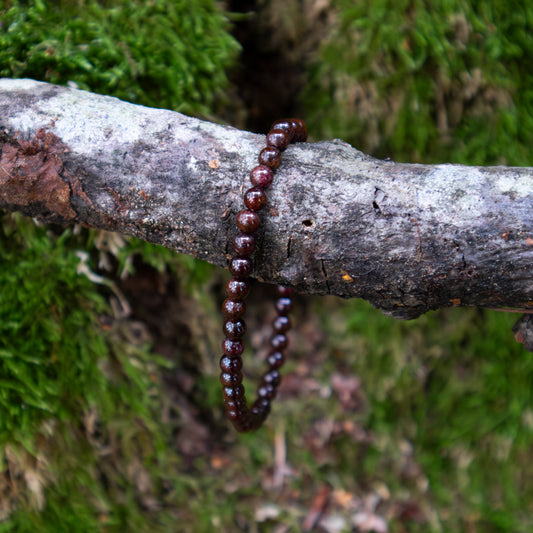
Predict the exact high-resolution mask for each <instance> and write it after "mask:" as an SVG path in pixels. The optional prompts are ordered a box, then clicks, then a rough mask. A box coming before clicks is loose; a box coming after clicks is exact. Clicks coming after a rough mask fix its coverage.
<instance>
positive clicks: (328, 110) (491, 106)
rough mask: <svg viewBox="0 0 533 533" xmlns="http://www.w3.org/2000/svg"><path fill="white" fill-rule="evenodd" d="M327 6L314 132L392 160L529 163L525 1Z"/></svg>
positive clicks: (313, 97)
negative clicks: (330, 20)
mask: <svg viewBox="0 0 533 533" xmlns="http://www.w3.org/2000/svg"><path fill="white" fill-rule="evenodd" d="M334 4H335V6H336V7H337V9H338V15H337V23H336V24H335V25H333V28H332V29H331V31H330V35H329V36H328V38H327V39H325V40H324V45H323V48H322V51H321V55H320V57H319V59H318V60H317V63H316V66H315V68H314V71H313V73H312V75H311V81H310V83H309V85H308V87H307V89H306V92H305V101H306V105H307V112H308V115H309V122H310V130H311V131H313V132H315V135H323V136H325V137H327V138H330V137H341V138H343V139H345V140H347V141H349V142H352V143H353V144H354V145H356V146H358V147H360V148H361V149H363V150H365V151H367V152H371V153H374V154H376V155H378V156H380V157H384V156H391V157H393V158H394V159H397V160H406V161H425V162H431V161H435V162H442V161H447V160H450V161H453V162H461V163H468V164H494V163H497V164H502V163H507V164H511V165H530V164H531V162H532V161H533V159H532V158H531V155H530V154H531V151H530V150H529V147H530V146H531V143H532V141H533V133H532V131H533V128H532V126H533V124H532V121H533V113H532V110H533V108H532V103H531V102H532V99H531V90H530V89H529V87H530V86H531V83H532V81H533V80H532V76H533V74H532V72H531V68H530V64H529V63H530V59H529V57H528V54H527V53H524V51H527V50H531V49H532V46H533V32H532V31H531V29H532V28H531V23H532V22H531V21H533V10H532V8H531V6H529V5H526V4H524V3H523V2H511V3H508V2H477V3H474V4H473V3H472V2H464V1H463V0H453V1H448V0H440V1H437V2H432V3H431V5H429V4H428V3H427V2H420V1H404V2H390V1H388V0H379V1H369V0H367V1H363V2H357V3H354V2H350V1H347V0H336V2H334Z"/></svg>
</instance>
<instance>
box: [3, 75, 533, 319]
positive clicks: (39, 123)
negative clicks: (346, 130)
mask: <svg viewBox="0 0 533 533" xmlns="http://www.w3.org/2000/svg"><path fill="white" fill-rule="evenodd" d="M264 142H265V141H264V137H263V136H261V135H255V134H252V133H248V132H243V131H239V130H236V129H234V128H230V127H227V126H221V125H217V124H211V123H208V122H203V121H200V120H197V119H194V118H190V117H186V116H183V115H181V114H179V113H175V112H172V111H167V110H161V109H150V108H146V107H142V106H137V105H133V104H129V103H126V102H122V101H120V100H117V99H116V98H111V97H107V96H100V95H96V94H92V93H88V92H84V91H79V90H75V89H71V88H65V87H57V86H54V85H50V84H46V83H38V82H35V81H32V80H10V79H3V80H0V150H1V160H0V207H2V208H5V209H9V210H19V211H22V212H23V213H25V214H26V215H29V216H32V217H39V218H41V219H44V220H48V221H54V222H60V223H73V222H79V223H81V224H85V225H87V226H91V227H96V228H102V229H106V230H111V231H117V232H121V233H125V234H129V235H135V236H137V237H140V238H141V239H145V240H147V241H150V242H154V243H158V244H162V245H164V246H166V247H169V248H172V249H174V250H176V251H178V252H182V253H186V254H190V255H194V256H196V257H199V258H201V259H204V260H206V261H209V262H210V263H214V264H217V265H220V266H223V267H224V266H226V264H227V252H228V248H229V243H230V241H231V237H232V236H233V233H234V216H235V214H236V213H237V212H238V211H239V210H240V209H241V205H242V199H241V196H242V192H243V190H245V189H246V188H247V187H248V174H249V172H250V170H251V169H252V168H253V167H254V166H255V165H256V160H257V154H258V153H259V151H260V149H261V148H262V147H263V146H264ZM260 231H261V233H262V242H261V246H260V249H259V251H258V253H257V254H256V256H255V263H256V273H257V276H258V277H259V278H260V279H263V280H265V281H269V282H281V283H285V284H288V285H293V286H295V287H296V288H297V289H298V290H299V291H301V292H305V293H317V294H326V293H329V294H336V295H338V296H343V297H359V298H364V299H365V300H368V301H370V302H371V303H372V304H373V305H374V306H376V307H379V308H381V309H383V310H384V311H385V312H386V313H388V314H390V315H393V316H396V317H400V318H414V317H416V316H418V315H420V314H421V313H424V312H426V311H428V310H430V309H437V308H441V307H447V306H452V305H475V306H480V307H492V308H507V307H512V308H520V309H533V267H532V265H533V169H532V168H509V167H488V168H483V167H466V166H460V165H437V166H431V165H414V164H401V163H395V162H392V161H379V160H376V159H373V158H371V157H369V156H366V155H364V154H363V153H361V152H359V151H357V150H356V149H354V148H352V147H351V146H349V145H348V144H346V143H344V142H342V141H339V140H334V141H328V142H318V143H305V144H297V145H292V146H290V147H289V148H288V149H287V150H286V152H285V154H284V157H283V163H282V165H281V167H280V169H279V170H278V171H277V173H276V177H275V182H274V184H273V185H272V187H271V190H270V191H269V207H267V208H266V210H265V212H264V215H263V223H262V227H261V230H260Z"/></svg>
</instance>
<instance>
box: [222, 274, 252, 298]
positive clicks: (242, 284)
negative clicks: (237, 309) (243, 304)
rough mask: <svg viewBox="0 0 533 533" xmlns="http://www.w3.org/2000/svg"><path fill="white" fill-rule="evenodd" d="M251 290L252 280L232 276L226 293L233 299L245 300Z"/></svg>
mask: <svg viewBox="0 0 533 533" xmlns="http://www.w3.org/2000/svg"><path fill="white" fill-rule="evenodd" d="M249 292H250V282H249V281H248V280H245V279H236V278H231V279H230V280H229V281H228V282H227V283H226V294H227V295H228V299H231V300H244V298H246V297H247V296H248V293H249Z"/></svg>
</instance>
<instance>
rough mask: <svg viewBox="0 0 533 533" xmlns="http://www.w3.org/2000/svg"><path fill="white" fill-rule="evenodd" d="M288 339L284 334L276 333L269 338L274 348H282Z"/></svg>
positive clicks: (285, 345) (285, 346)
mask: <svg viewBox="0 0 533 533" xmlns="http://www.w3.org/2000/svg"><path fill="white" fill-rule="evenodd" d="M288 343H289V341H288V340H287V337H286V336H285V335H281V334H277V335H274V336H273V337H272V338H271V339H270V345H271V346H272V348H274V350H284V349H285V348H287V344H288Z"/></svg>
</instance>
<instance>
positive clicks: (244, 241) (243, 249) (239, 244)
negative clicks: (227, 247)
mask: <svg viewBox="0 0 533 533" xmlns="http://www.w3.org/2000/svg"><path fill="white" fill-rule="evenodd" d="M231 246H232V248H233V251H234V252H235V253H236V254H237V255H240V256H241V257H243V256H247V255H251V254H252V253H253V251H254V250H255V237H254V236H253V235H250V234H249V233H241V234H239V235H235V237H233V241H232V243H231Z"/></svg>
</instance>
